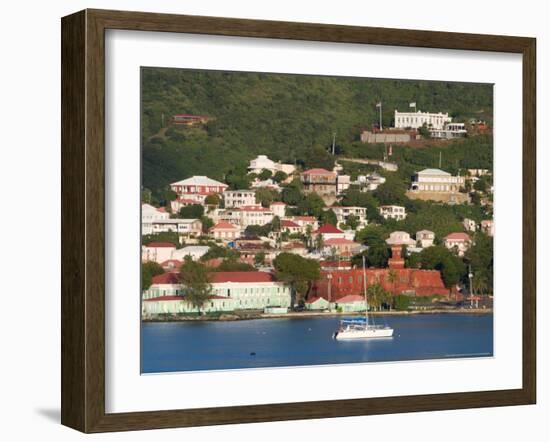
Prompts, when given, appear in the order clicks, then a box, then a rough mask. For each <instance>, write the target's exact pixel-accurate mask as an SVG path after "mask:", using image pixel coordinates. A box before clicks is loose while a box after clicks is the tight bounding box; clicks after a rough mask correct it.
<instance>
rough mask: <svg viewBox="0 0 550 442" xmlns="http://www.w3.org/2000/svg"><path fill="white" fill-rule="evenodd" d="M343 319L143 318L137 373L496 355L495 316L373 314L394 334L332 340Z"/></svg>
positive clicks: (378, 321)
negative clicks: (186, 320)
mask: <svg viewBox="0 0 550 442" xmlns="http://www.w3.org/2000/svg"><path fill="white" fill-rule="evenodd" d="M339 320H340V318H338V317H310V318H295V319H291V318H288V319H287V318H284V319H280V318H277V319H256V320H245V321H228V322H225V321H190V322H164V323H163V322H152V323H143V324H142V339H141V357H142V373H163V372H173V371H196V370H222V369H236V368H252V367H289V366H299V365H321V364H345V363H361V362H382V361H407V360H420V359H445V358H459V357H487V356H492V354H493V315H492V314H485V315H475V314H427V315H410V316H385V317H376V318H375V321H376V323H382V324H383V323H386V324H388V325H390V326H391V327H393V328H394V337H393V338H381V339H370V340H357V341H337V340H334V339H332V334H333V332H334V331H335V330H336V328H337V326H338V323H339Z"/></svg>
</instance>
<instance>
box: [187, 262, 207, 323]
mask: <svg viewBox="0 0 550 442" xmlns="http://www.w3.org/2000/svg"><path fill="white" fill-rule="evenodd" d="M180 278H181V282H182V284H183V285H184V288H185V299H186V300H187V301H189V302H190V303H191V305H192V306H193V307H196V308H197V309H198V311H199V314H200V313H201V309H202V307H203V305H204V304H205V303H206V301H207V300H208V298H210V296H211V294H212V286H211V285H210V280H209V277H208V268H207V267H206V266H205V265H204V264H202V263H200V262H198V261H193V260H192V259H190V258H186V260H185V263H184V264H183V265H182V266H181V268H180Z"/></svg>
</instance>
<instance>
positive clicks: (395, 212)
mask: <svg viewBox="0 0 550 442" xmlns="http://www.w3.org/2000/svg"><path fill="white" fill-rule="evenodd" d="M378 210H379V212H380V215H382V217H383V218H384V219H395V220H398V221H399V220H402V219H405V218H406V217H407V211H406V210H405V208H404V207H403V206H392V205H390V206H380V207H379V208H378Z"/></svg>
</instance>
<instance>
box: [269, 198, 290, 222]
mask: <svg viewBox="0 0 550 442" xmlns="http://www.w3.org/2000/svg"><path fill="white" fill-rule="evenodd" d="M269 210H271V211H272V212H273V215H274V216H278V217H279V218H283V217H284V216H285V215H286V204H285V203H282V202H279V201H276V202H274V203H271V205H270V206H269Z"/></svg>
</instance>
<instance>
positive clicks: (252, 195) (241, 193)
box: [223, 190, 257, 209]
mask: <svg viewBox="0 0 550 442" xmlns="http://www.w3.org/2000/svg"><path fill="white" fill-rule="evenodd" d="M223 202H224V206H225V208H227V209H231V208H234V207H241V206H254V205H256V204H257V203H256V191H254V190H225V191H224V192H223Z"/></svg>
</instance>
